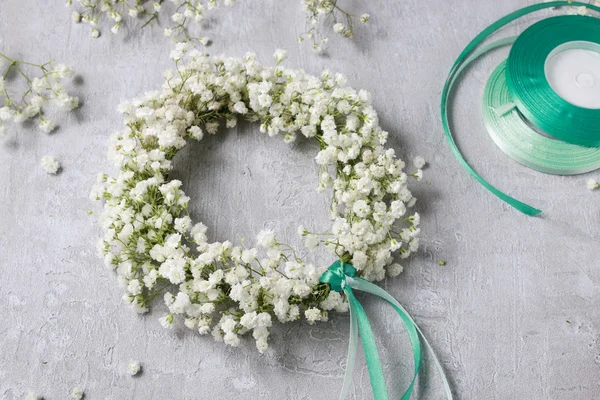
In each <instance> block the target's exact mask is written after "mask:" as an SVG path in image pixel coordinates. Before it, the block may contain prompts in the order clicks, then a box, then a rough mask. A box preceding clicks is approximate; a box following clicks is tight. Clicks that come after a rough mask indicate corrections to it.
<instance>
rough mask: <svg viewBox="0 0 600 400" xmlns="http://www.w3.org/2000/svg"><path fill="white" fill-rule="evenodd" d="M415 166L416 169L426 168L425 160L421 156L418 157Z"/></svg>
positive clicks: (414, 161)
mask: <svg viewBox="0 0 600 400" xmlns="http://www.w3.org/2000/svg"><path fill="white" fill-rule="evenodd" d="M413 165H414V167H415V168H416V169H423V167H424V166H425V159H424V158H423V157H421V156H417V157H415V158H414V160H413Z"/></svg>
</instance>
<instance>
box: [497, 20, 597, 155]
mask: <svg viewBox="0 0 600 400" xmlns="http://www.w3.org/2000/svg"><path fill="white" fill-rule="evenodd" d="M573 42H579V44H578V45H577V47H578V48H582V49H586V46H585V43H597V44H600V19H598V18H592V17H584V16H581V15H562V16H558V17H552V18H547V19H544V20H542V21H539V22H537V23H535V24H533V25H532V26H530V27H529V28H527V29H526V30H525V31H523V33H521V34H520V35H519V37H518V38H517V40H516V41H515V43H514V45H513V46H512V48H511V49H510V55H509V56H508V61H507V64H506V85H507V86H508V91H509V93H511V95H512V99H513V102H514V103H515V105H516V106H517V108H518V109H519V111H520V112H521V114H523V115H524V116H525V118H527V120H528V121H530V122H531V123H533V124H534V125H535V126H536V127H538V128H540V129H541V130H543V131H544V132H547V133H549V134H550V135H552V136H553V137H555V138H557V139H560V140H562V141H565V142H567V143H572V144H578V145H582V146H600V109H598V110H592V109H588V108H582V107H578V106H575V105H573V104H571V103H569V102H568V101H566V100H564V99H563V98H562V97H560V96H559V95H558V94H557V93H556V92H555V91H554V90H553V89H552V87H551V86H550V84H549V83H548V79H546V74H545V66H546V60H547V59H548V57H549V56H550V54H551V53H553V51H554V50H555V49H556V48H557V47H559V46H561V45H564V44H565V43H573ZM582 42H583V43H582Z"/></svg>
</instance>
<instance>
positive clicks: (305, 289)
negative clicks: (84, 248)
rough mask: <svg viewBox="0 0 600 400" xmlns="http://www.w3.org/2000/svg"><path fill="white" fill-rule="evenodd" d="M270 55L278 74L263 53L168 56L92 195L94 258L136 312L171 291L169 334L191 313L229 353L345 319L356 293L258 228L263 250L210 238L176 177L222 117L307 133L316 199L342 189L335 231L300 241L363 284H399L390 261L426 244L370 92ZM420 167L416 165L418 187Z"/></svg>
mask: <svg viewBox="0 0 600 400" xmlns="http://www.w3.org/2000/svg"><path fill="white" fill-rule="evenodd" d="M274 56H275V59H276V60H277V65H276V66H275V67H265V66H263V65H261V64H259V63H258V62H257V60H256V56H255V55H254V54H248V55H246V57H245V58H244V59H237V58H224V57H214V58H210V57H208V56H207V55H204V54H201V53H200V52H198V51H197V50H189V49H188V47H187V45H186V44H185V43H180V44H178V45H177V47H176V49H175V50H173V52H172V54H171V58H172V59H173V60H174V61H175V65H176V68H175V70H169V71H167V72H166V73H165V79H166V81H165V83H164V85H163V88H162V90H161V91H153V92H148V93H146V94H145V95H144V96H142V97H140V98H138V99H135V100H133V101H132V102H127V103H123V104H121V105H120V106H119V111H120V112H121V113H123V114H124V115H125V117H124V124H125V128H124V129H123V130H121V131H120V132H117V133H115V134H114V135H113V136H112V137H111V140H110V145H109V159H110V160H112V161H113V162H114V163H115V164H116V165H117V166H118V167H119V168H120V173H119V174H118V175H116V176H114V177H113V176H109V175H108V174H100V175H99V179H98V185H96V186H95V188H94V190H93V193H92V198H93V199H96V200H100V199H102V200H104V202H105V204H104V211H103V213H102V215H101V217H100V225H101V226H102V229H103V231H104V237H103V239H101V240H100V242H99V251H100V253H101V255H102V257H103V258H104V262H105V264H106V265H107V266H109V267H111V268H112V269H114V270H115V271H116V272H117V274H118V279H119V283H120V284H121V285H122V287H123V288H125V294H124V299H125V300H126V301H127V302H128V303H130V304H131V305H132V306H133V308H134V309H135V310H136V311H138V312H146V311H147V310H148V304H149V301H150V300H151V299H152V298H154V297H155V296H156V295H158V294H159V293H161V292H162V291H165V290H167V291H166V292H165V294H164V302H165V304H166V306H167V307H168V310H169V313H168V314H167V315H165V316H163V317H162V318H160V321H161V323H162V325H163V326H165V327H171V326H172V324H173V322H174V319H175V318H182V319H183V320H184V323H185V325H186V326H187V327H188V328H191V329H194V330H197V331H198V332H199V333H201V334H207V333H212V335H213V336H214V338H215V339H216V340H218V341H224V342H225V343H226V344H228V345H231V346H238V345H239V343H240V335H243V334H245V333H248V332H250V331H252V334H253V337H254V339H255V340H256V347H257V348H258V350H259V351H260V352H261V353H262V352H264V351H265V350H266V349H267V346H268V345H267V338H268V336H269V332H268V328H269V327H270V326H271V325H272V322H273V318H276V319H277V320H278V321H280V322H288V321H293V320H297V319H300V318H305V319H306V321H307V322H308V323H309V324H313V323H314V322H316V321H324V320H327V315H328V311H330V310H334V309H335V310H337V311H347V310H348V302H347V296H344V295H342V294H341V293H340V292H339V291H335V290H331V287H330V285H329V284H328V283H323V282H320V277H321V275H322V274H323V273H324V272H325V270H326V269H327V268H326V266H323V267H321V266H318V265H313V264H310V263H305V262H304V261H303V260H302V259H300V258H299V257H298V256H297V252H296V251H295V250H294V249H293V248H292V247H291V246H289V245H287V244H284V243H281V242H279V241H278V240H277V238H276V236H275V234H274V233H273V232H272V231H269V230H264V231H261V232H260V233H258V235H257V237H256V247H243V246H238V245H234V244H233V243H232V242H230V241H225V242H223V243H221V242H213V243H211V242H209V241H208V239H207V235H206V231H207V227H206V226H205V225H204V224H202V223H201V222H198V223H195V224H194V223H193V222H192V220H191V218H190V217H189V215H188V202H189V200H190V198H189V197H188V196H186V195H185V193H184V192H183V190H182V188H181V182H180V181H178V180H169V171H170V170H171V169H172V167H173V157H174V156H175V154H176V153H177V152H178V151H179V150H180V149H181V148H183V147H184V146H185V145H186V143H187V141H188V140H189V139H195V140H201V139H202V137H203V135H204V134H205V133H207V134H216V133H217V131H218V128H219V124H220V121H222V120H225V125H226V126H227V127H234V126H235V125H236V122H237V118H238V117H243V118H245V119H247V120H249V121H258V122H260V131H261V132H263V133H267V134H268V135H269V136H276V135H278V134H282V135H283V136H284V140H285V141H286V142H293V141H294V140H295V139H296V135H297V133H298V132H299V133H301V134H302V135H303V136H305V137H307V138H312V139H314V140H316V141H317V143H318V144H319V148H320V151H319V153H318V154H317V156H316V158H315V160H316V162H317V163H318V164H319V165H320V166H321V172H320V176H319V183H318V186H317V191H319V192H320V191H324V190H326V189H328V188H331V189H332V191H333V197H332V201H331V209H330V212H331V220H332V225H331V229H330V231H329V232H326V233H312V232H309V231H308V230H306V229H305V228H303V227H302V226H301V227H299V229H298V232H299V234H300V235H301V236H303V237H304V238H305V245H306V247H307V248H308V249H314V248H315V247H317V246H325V247H326V248H327V249H328V250H329V251H330V252H331V253H332V254H333V255H334V258H335V259H339V260H340V261H341V262H342V263H351V264H352V265H353V266H354V268H356V270H357V272H356V274H357V275H358V276H360V277H362V278H364V279H365V280H369V281H379V280H382V279H383V278H384V277H385V275H386V273H387V275H389V276H395V275H398V274H399V273H400V272H401V271H402V266H401V265H400V264H398V263H395V262H394V261H393V253H399V256H400V258H407V257H408V256H409V255H410V254H411V253H413V252H415V251H416V250H417V248H418V244H419V239H418V234H419V227H418V226H419V215H418V214H417V213H412V214H411V213H408V212H407V208H410V207H412V206H413V205H414V204H415V201H416V199H415V198H414V197H413V196H412V194H411V192H410V191H409V189H408V187H407V180H408V175H407V174H406V173H405V172H404V168H405V163H404V162H403V161H402V160H400V159H398V158H396V156H395V154H394V149H391V148H386V147H385V143H386V139H387V136H388V133H387V132H385V131H384V130H382V129H381V128H380V127H379V125H378V117H377V113H376V112H375V110H374V109H373V108H372V106H371V99H370V95H369V94H368V93H367V92H366V91H364V90H361V91H359V92H357V91H355V90H354V89H352V88H350V87H348V86H346V78H345V77H344V76H342V75H340V74H332V73H330V72H329V71H324V72H323V73H322V74H321V77H320V78H318V77H315V76H311V75H308V74H306V73H305V72H304V71H302V70H292V69H287V68H284V67H283V66H281V62H282V61H283V60H284V59H285V58H286V53H285V52H284V51H282V50H278V51H276V52H275V55H274ZM423 165H424V160H423V159H422V158H420V157H418V158H417V159H416V160H415V167H416V168H417V169H418V170H417V172H415V173H414V174H413V176H414V177H415V178H417V179H421V174H422V172H421V169H420V168H422V167H423Z"/></svg>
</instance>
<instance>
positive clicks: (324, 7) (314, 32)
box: [298, 0, 370, 53]
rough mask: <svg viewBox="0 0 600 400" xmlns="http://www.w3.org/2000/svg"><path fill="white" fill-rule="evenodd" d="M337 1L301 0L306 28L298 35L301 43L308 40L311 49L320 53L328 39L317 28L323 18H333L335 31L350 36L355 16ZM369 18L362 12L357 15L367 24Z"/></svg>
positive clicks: (351, 35)
mask: <svg viewBox="0 0 600 400" xmlns="http://www.w3.org/2000/svg"><path fill="white" fill-rule="evenodd" d="M338 3H339V0H302V6H303V8H304V15H305V17H306V26H307V30H306V32H305V33H303V34H302V35H300V37H299V38H298V41H299V42H300V43H303V42H304V41H305V40H306V39H308V40H310V42H311V43H312V48H313V50H314V51H315V52H317V53H320V52H321V51H322V50H323V48H324V46H325V44H326V43H327V42H328V40H329V39H328V38H327V37H326V36H325V35H323V34H322V33H321V31H319V28H318V25H319V23H321V22H323V21H325V20H333V31H334V32H335V33H337V34H339V35H342V36H344V37H346V38H352V37H353V36H354V20H355V19H356V17H354V16H353V15H352V14H350V13H349V12H347V11H346V10H344V9H342V8H341V7H340V6H339V4H338ZM369 19H370V16H369V14H362V15H361V16H360V17H359V20H360V22H362V23H363V24H367V23H368V22H369Z"/></svg>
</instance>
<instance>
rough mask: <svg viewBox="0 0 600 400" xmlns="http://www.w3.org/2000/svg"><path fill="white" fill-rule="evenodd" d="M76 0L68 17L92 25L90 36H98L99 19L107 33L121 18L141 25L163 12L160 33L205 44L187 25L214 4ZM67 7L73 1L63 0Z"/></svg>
mask: <svg viewBox="0 0 600 400" xmlns="http://www.w3.org/2000/svg"><path fill="white" fill-rule="evenodd" d="M169 2H170V3H172V4H165V3H167V2H166V1H165V0H156V1H144V0H103V1H96V0H76V2H75V3H76V4H75V7H76V11H73V13H72V15H71V19H72V20H73V22H76V23H79V22H84V23H87V24H89V25H90V26H91V27H92V31H91V35H92V36H93V37H99V36H100V31H99V30H98V28H97V27H98V23H99V22H100V20H101V19H106V20H109V21H111V23H112V28H111V32H112V33H114V34H117V33H119V31H120V30H121V27H122V26H123V23H124V20H125V19H126V18H129V20H130V21H131V22H134V21H135V20H141V21H143V23H142V27H145V26H147V25H150V24H152V23H153V22H158V21H159V16H160V15H161V13H162V14H167V15H168V19H169V22H170V23H169V25H168V27H166V28H165V29H164V35H165V36H167V37H172V38H173V39H175V40H176V41H181V40H185V41H190V42H197V43H201V44H202V45H207V44H208V42H209V39H208V37H206V36H198V37H196V36H192V34H191V33H190V29H189V28H190V24H192V23H196V24H200V23H202V21H204V18H205V14H206V11H207V10H211V9H213V8H216V7H217V6H218V4H217V0H170V1H169ZM235 2H236V0H224V1H223V4H224V5H226V6H232V5H234V4H235ZM67 6H73V0H67Z"/></svg>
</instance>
